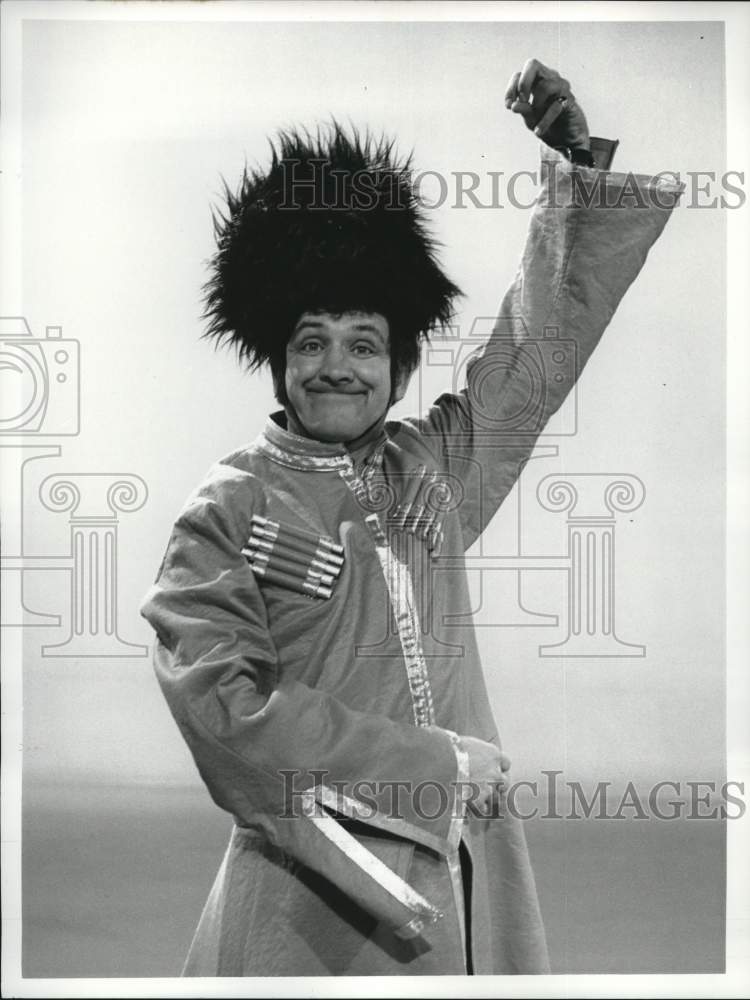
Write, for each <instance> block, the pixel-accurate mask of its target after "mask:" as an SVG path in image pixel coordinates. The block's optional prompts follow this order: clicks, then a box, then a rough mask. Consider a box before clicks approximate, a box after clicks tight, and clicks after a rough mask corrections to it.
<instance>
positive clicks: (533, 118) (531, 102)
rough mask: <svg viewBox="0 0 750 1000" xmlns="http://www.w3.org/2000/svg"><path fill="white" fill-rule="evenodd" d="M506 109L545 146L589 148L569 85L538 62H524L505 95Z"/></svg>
mask: <svg viewBox="0 0 750 1000" xmlns="http://www.w3.org/2000/svg"><path fill="white" fill-rule="evenodd" d="M505 107H506V108H508V109H509V110H510V111H512V112H513V113H514V114H518V115H521V116H522V117H523V120H524V121H525V122H526V127H527V128H529V129H531V130H532V131H533V132H534V134H535V135H537V136H539V138H540V139H542V140H543V141H544V142H546V143H547V145H548V146H569V147H578V148H582V149H588V148H589V127H588V124H587V122H586V116H585V115H584V113H583V109H582V108H581V107H580V106H579V105H578V104H577V103H576V99H575V97H574V96H573V92H572V91H571V89H570V83H569V82H568V81H567V80H566V79H565V78H564V77H562V76H560V74H559V73H558V72H557V70H554V69H550V67H549V66H545V65H544V64H543V63H540V62H539V60H538V59H527V60H526V62H525V63H524V66H523V69H522V70H520V71H519V72H517V73H514V74H513V76H512V77H511V78H510V81H509V83H508V88H507V90H506V91H505Z"/></svg>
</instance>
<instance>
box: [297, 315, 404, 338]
mask: <svg viewBox="0 0 750 1000" xmlns="http://www.w3.org/2000/svg"><path fill="white" fill-rule="evenodd" d="M324 327H325V323H324V322H323V320H320V319H315V317H313V316H311V317H309V318H306V319H301V320H300V321H299V323H298V324H297V325H296V327H295V328H294V333H299V332H300V331H301V330H305V329H312V330H322V329H323V328H324ZM352 329H353V330H355V331H356V332H357V333H372V334H374V335H375V336H376V337H377V338H378V340H380V341H382V342H383V343H384V344H387V342H388V341H387V338H386V337H385V336H384V335H383V332H382V331H381V330H380V329H379V328H378V327H377V326H375V325H374V324H373V323H367V322H362V323H355V324H354V325H353V327H352Z"/></svg>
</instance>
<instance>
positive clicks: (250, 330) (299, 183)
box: [204, 121, 461, 385]
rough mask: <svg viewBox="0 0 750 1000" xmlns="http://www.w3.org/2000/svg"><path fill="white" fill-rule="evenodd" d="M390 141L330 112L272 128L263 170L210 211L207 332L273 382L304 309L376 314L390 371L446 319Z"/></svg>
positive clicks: (440, 287) (445, 290) (449, 289)
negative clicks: (318, 124) (301, 126)
mask: <svg viewBox="0 0 750 1000" xmlns="http://www.w3.org/2000/svg"><path fill="white" fill-rule="evenodd" d="M410 163H411V157H409V158H407V159H406V160H405V161H403V162H399V161H398V160H397V158H396V157H395V155H394V144H393V141H391V140H387V139H386V138H384V137H381V138H380V139H375V138H374V137H373V136H372V135H370V134H369V133H368V132H365V134H364V135H361V134H360V133H359V132H358V131H357V130H356V129H352V130H351V133H350V134H347V132H346V131H345V130H344V129H343V128H342V127H341V126H340V125H339V124H338V123H337V122H335V121H333V122H332V123H331V125H330V126H327V127H324V128H322V129H321V128H318V130H317V132H316V133H315V135H311V134H310V133H309V132H307V131H303V132H301V131H298V130H295V129H290V130H283V131H280V132H279V133H278V135H277V139H276V142H275V143H274V142H271V166H270V168H269V169H268V171H267V172H266V173H261V172H259V171H257V170H248V168H247V166H246V167H245V169H244V171H243V175H242V179H241V181H240V185H239V188H238V190H237V192H236V193H234V194H233V193H232V192H231V191H230V190H229V188H228V186H227V185H226V182H225V183H224V195H225V200H226V207H225V208H224V209H223V210H221V211H219V210H214V216H213V218H214V232H215V236H216V244H217V249H216V253H215V254H214V256H213V257H212V258H211V260H210V262H209V268H210V276H209V280H208V281H207V283H206V285H205V287H204V292H205V312H204V316H205V318H206V319H208V321H209V323H208V327H207V329H206V332H205V336H207V337H209V338H213V339H214V341H215V342H216V343H231V344H232V345H233V346H234V347H235V348H236V349H237V351H238V354H239V357H240V359H241V360H244V361H246V362H247V363H248V365H249V366H250V368H251V369H255V368H258V367H259V366H260V365H262V364H264V363H268V364H269V365H270V367H271V370H272V371H273V373H274V376H275V378H276V380H277V382H278V381H279V378H281V383H282V385H283V372H284V370H285V365H286V345H287V342H288V340H289V338H290V337H291V334H292V331H293V329H294V326H295V324H296V322H297V320H298V319H299V317H300V316H301V315H302V313H303V312H311V311H321V312H330V313H333V314H336V315H340V314H343V313H346V312H353V311H358V312H377V313H380V314H381V315H383V316H385V317H386V319H387V320H388V323H389V328H390V353H391V367H392V375H393V377H394V380H395V379H396V378H397V377H398V376H400V375H409V374H411V372H413V371H414V369H415V368H416V366H417V365H418V364H419V352H420V342H421V340H422V339H423V338H425V337H427V336H428V334H429V331H430V330H431V329H432V328H433V327H436V326H440V325H443V324H445V323H447V322H448V321H449V319H450V318H451V315H452V312H453V309H452V304H453V299H454V298H455V297H456V296H457V295H460V294H461V292H460V290H459V289H458V288H457V286H456V285H454V284H453V283H452V282H451V281H450V280H449V279H448V278H447V276H446V275H445V274H444V273H443V271H442V270H441V268H440V265H439V263H438V260H437V257H436V243H435V241H434V240H433V239H432V237H431V236H430V235H429V233H428V232H427V229H426V226H425V219H424V215H423V211H422V209H421V206H419V204H418V203H417V201H416V199H415V197H414V193H413V190H412V187H411V183H410Z"/></svg>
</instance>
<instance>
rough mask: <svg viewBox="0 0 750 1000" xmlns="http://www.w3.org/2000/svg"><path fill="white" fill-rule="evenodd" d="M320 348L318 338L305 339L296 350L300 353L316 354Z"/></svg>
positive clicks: (321, 346)
mask: <svg viewBox="0 0 750 1000" xmlns="http://www.w3.org/2000/svg"><path fill="white" fill-rule="evenodd" d="M322 348H323V345H322V344H321V342H320V341H319V340H305V341H303V342H302V343H301V344H300V345H299V347H298V348H297V350H298V351H299V352H300V354H317V353H318V351H320V350H322Z"/></svg>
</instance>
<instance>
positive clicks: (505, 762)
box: [500, 750, 511, 771]
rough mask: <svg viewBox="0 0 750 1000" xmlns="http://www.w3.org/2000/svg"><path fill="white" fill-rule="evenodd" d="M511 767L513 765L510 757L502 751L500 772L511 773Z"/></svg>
mask: <svg viewBox="0 0 750 1000" xmlns="http://www.w3.org/2000/svg"><path fill="white" fill-rule="evenodd" d="M510 765H511V760H510V757H509V756H508V754H507V753H506V752H505V751H504V750H501V751H500V770H501V771H509V770H510Z"/></svg>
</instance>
